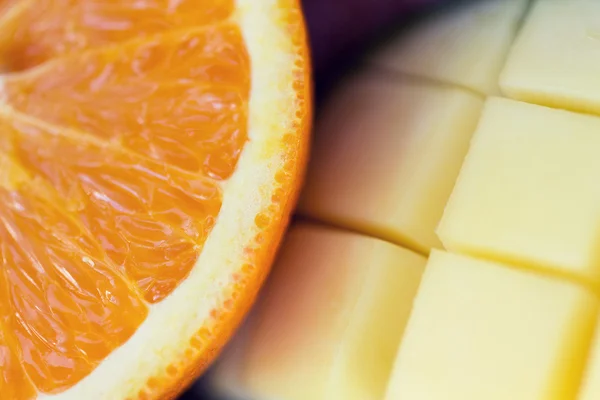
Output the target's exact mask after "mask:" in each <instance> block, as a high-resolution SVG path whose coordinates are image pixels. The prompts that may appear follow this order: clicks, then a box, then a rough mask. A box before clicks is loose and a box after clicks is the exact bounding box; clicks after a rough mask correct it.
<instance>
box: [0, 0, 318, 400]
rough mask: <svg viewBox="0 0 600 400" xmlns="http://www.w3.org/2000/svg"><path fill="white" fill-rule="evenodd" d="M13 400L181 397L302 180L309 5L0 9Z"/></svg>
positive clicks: (256, 271)
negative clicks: (305, 11) (305, 19)
mask: <svg viewBox="0 0 600 400" xmlns="http://www.w3.org/2000/svg"><path fill="white" fill-rule="evenodd" d="M0 13H1V15H0V32H1V33H0V56H1V57H0V61H1V64H2V68H3V69H4V71H5V73H4V74H3V75H1V76H0V130H1V133H0V202H1V204H2V207H1V208H0V256H1V257H2V267H1V268H0V285H1V286H0V397H1V398H2V399H15V400H29V399H45V398H52V399H59V400H62V399H76V400H81V399H86V400H87V399H110V400H115V399H134V398H135V399H146V398H170V397H173V396H175V395H176V394H177V393H178V392H179V391H181V390H182V388H183V387H185V385H187V384H188V383H189V382H190V381H191V380H192V379H193V378H194V377H196V376H197V375H198V374H199V373H200V372H202V371H203V370H204V368H206V366H207V365H208V363H210V361H211V360H212V359H213V358H214V357H215V355H216V354H217V353H218V352H219V350H220V348H221V347H222V345H223V344H224V343H225V342H226V341H227V340H228V338H229V336H230V334H231V333H232V332H233V331H234V330H235V329H236V327H237V325H238V323H239V322H240V320H241V319H242V318H243V316H244V314H245V312H246V311H247V310H248V308H249V307H250V305H251V303H252V301H253V299H254V297H255V295H256V293H257V291H258V289H259V288H260V286H261V284H262V281H263V279H264V277H265V275H266V274H267V273H268V270H269V267H270V265H271V260H272V258H273V256H274V253H275V252H276V250H277V248H278V245H279V242H280V239H281V237H282V235H283V232H284V230H285V228H286V226H287V222H288V219H289V215H290V213H291V210H292V208H293V206H294V204H295V201H296V196H297V192H298V189H299V187H300V185H301V182H302V177H303V172H304V166H305V159H306V151H307V144H308V129H309V127H310V114H311V113H310V111H311V108H310V107H311V98H310V86H309V83H310V82H309V67H308V54H307V45H306V38H305V32H304V24H303V19H302V15H301V11H300V8H299V5H298V2H297V0H273V1H256V0H235V1H234V0H207V1H199V0H136V1H131V0H119V1H117V0H114V1H105V0H0Z"/></svg>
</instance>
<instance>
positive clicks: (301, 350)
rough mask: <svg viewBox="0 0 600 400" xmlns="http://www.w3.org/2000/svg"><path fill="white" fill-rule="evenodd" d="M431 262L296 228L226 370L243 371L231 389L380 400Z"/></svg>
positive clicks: (376, 243)
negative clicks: (428, 263)
mask: <svg viewBox="0 0 600 400" xmlns="http://www.w3.org/2000/svg"><path fill="white" fill-rule="evenodd" d="M425 262H426V260H425V258H424V257H423V256H421V255H418V254H416V253H413V252H411V251H409V250H406V249H403V248H401V247H398V246H395V245H392V244H389V243H386V242H383V241H381V240H378V239H373V238H369V237H366V236H362V235H358V234H354V233H348V232H343V231H338V230H334V229H331V228H323V227H319V226H315V225H310V224H305V223H299V224H297V225H295V226H294V227H293V228H292V229H291V230H290V232H289V233H288V236H287V239H286V242H285V244H284V246H283V248H282V251H281V253H280V255H279V257H278V261H277V262H276V264H275V266H274V269H273V273H272V275H271V276H270V278H269V281H268V283H267V285H266V287H265V290H264V291H263V292H261V293H262V294H261V298H260V300H259V302H258V303H257V306H256V308H255V309H253V312H252V316H251V318H250V319H249V321H248V325H247V329H246V330H245V331H244V332H243V337H240V338H239V339H236V340H240V342H239V347H238V348H234V349H233V351H234V352H235V353H234V356H232V357H231V358H230V361H229V362H230V363H232V364H231V365H230V366H227V365H221V366H220V369H225V370H227V369H228V368H229V369H230V368H237V371H238V373H237V379H239V381H237V382H235V381H234V382H230V386H234V387H236V388H244V389H245V390H247V392H248V395H249V397H252V398H256V399H272V398H282V399H294V400H296V399H297V400H301V399H315V400H327V399H332V400H334V399H340V400H342V399H357V400H360V399H367V398H368V399H371V398H380V397H381V396H383V393H384V390H385V386H386V383H387V378H388V375H389V372H390V369H391V366H392V362H393V358H394V357H393V355H394V354H395V352H396V349H397V347H398V344H399V342H400V340H401V337H402V334H403V331H404V325H405V323H406V321H407V319H408V315H409V312H410V309H411V304H412V298H413V296H414V295H415V293H416V291H417V288H418V285H419V282H420V278H421V274H422V272H423V267H424V265H425ZM234 343H235V342H234ZM224 362H227V358H226V359H225V360H224ZM230 376H231V375H230ZM237 391H238V392H239V389H238V390H237Z"/></svg>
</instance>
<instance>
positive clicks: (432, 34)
mask: <svg viewBox="0 0 600 400" xmlns="http://www.w3.org/2000/svg"><path fill="white" fill-rule="evenodd" d="M472 3H473V2H470V3H468V4H466V5H461V6H459V7H454V8H452V9H443V10H441V12H440V13H439V16H437V17H433V18H428V19H427V20H426V21H425V22H423V23H419V24H417V25H416V26H414V27H412V29H409V31H408V32H404V33H403V34H402V35H400V36H399V37H397V38H395V39H394V41H392V42H391V43H389V44H387V45H386V46H385V47H384V48H383V49H382V50H380V51H379V52H378V53H377V54H376V55H375V57H374V58H373V60H372V63H373V64H375V65H378V66H382V67H384V68H386V69H389V70H392V71H398V72H401V73H405V74H410V75H414V76H421V77H426V78H430V79H434V80H438V81H441V82H446V83H452V84H456V85H460V86H464V87H467V88H469V89H471V90H474V91H477V92H479V93H485V94H492V93H494V94H495V93H498V92H499V90H498V75H499V74H500V71H501V69H502V67H503V65H504V61H505V59H506V54H507V52H508V50H509V47H510V45H511V42H512V41H513V38H514V36H515V34H516V30H517V26H518V24H519V21H520V20H521V18H522V16H523V13H524V11H525V8H526V5H527V1H526V0H492V1H487V0H486V1H478V2H476V3H474V4H472Z"/></svg>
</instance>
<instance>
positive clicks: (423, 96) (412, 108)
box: [299, 74, 482, 253]
mask: <svg viewBox="0 0 600 400" xmlns="http://www.w3.org/2000/svg"><path fill="white" fill-rule="evenodd" d="M481 105H482V100H481V99H480V98H479V97H478V96H475V95H473V94H470V93H467V92H463V91H461V90H458V89H452V88H446V87H437V86H434V85H429V84H423V83H415V82H412V81H410V80H406V79H401V80H398V81H388V80H387V79H384V77H382V76H377V75H373V74H362V75H360V76H357V77H355V78H354V79H352V80H350V81H348V82H347V84H346V85H343V86H342V87H341V91H339V92H338V93H337V94H336V95H335V97H334V98H332V99H331V101H330V102H329V104H328V108H327V109H326V110H325V111H324V113H323V115H322V116H321V120H320V124H319V125H318V126H317V132H316V135H315V144H314V146H313V153H312V161H311V164H310V167H309V172H308V177H307V180H306V182H307V184H306V187H305V189H304V192H303V196H302V198H301V201H300V206H299V208H300V213H301V214H303V215H306V216H309V217H311V218H315V219H318V220H320V221H324V222H328V223H333V224H336V225H339V226H342V227H345V228H350V229H352V230H356V231H360V232H365V233H368V234H370V235H373V236H376V237H382V238H385V239H386V240H389V241H392V242H394V243H397V244H402V245H404V246H406V247H410V248H412V249H417V250H418V251H420V252H423V253H427V252H428V251H429V249H430V248H431V247H435V246H437V247H439V246H440V243H439V240H438V239H437V237H436V235H435V232H434V231H435V227H436V226H437V224H438V222H439V219H440V217H441V216H442V212H443V209H444V205H445V204H446V201H447V199H448V196H449V195H450V192H451V191H452V187H453V185H454V181H455V179H456V176H457V174H458V171H459V170H460V165H461V163H462V160H463V158H464V155H465V154H466V152H467V148H468V146H469V140H470V138H471V135H472V133H473V130H474V129H475V126H476V124H477V119H478V118H479V113H480V111H481Z"/></svg>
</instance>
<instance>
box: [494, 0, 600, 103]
mask: <svg viewBox="0 0 600 400" xmlns="http://www.w3.org/2000/svg"><path fill="white" fill-rule="evenodd" d="M598 71H600V2H598V1H596V0H568V1H565V0H538V1H536V2H534V4H533V6H532V10H531V13H530V15H529V17H528V18H527V21H526V22H525V25H524V26H523V29H522V31H521V34H520V36H519V38H518V39H517V41H516V42H515V45H514V47H513V49H512V51H511V54H510V57H509V58H508V61H507V63H506V66H505V68H504V71H503V72H502V76H501V79H500V85H501V87H502V91H503V93H505V94H506V95H508V96H510V97H512V98H515V99H518V100H523V101H528V102H531V103H537V104H543V105H548V106H552V107H556V108H563V109H568V110H575V111H586V112H590V113H595V114H600V75H599V74H598Z"/></svg>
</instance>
